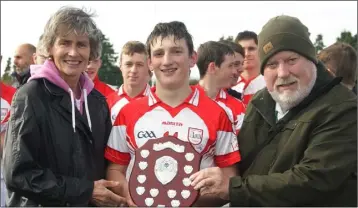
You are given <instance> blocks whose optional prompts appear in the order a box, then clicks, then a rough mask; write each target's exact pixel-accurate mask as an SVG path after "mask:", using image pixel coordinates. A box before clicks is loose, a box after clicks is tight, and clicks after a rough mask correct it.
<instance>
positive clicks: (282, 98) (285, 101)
mask: <svg viewBox="0 0 358 208" xmlns="http://www.w3.org/2000/svg"><path fill="white" fill-rule="evenodd" d="M316 78H317V68H316V67H315V68H314V69H313V73H312V79H311V82H310V83H308V85H307V86H302V85H301V84H300V83H298V84H299V85H298V89H297V90H296V91H295V92H291V93H290V96H287V95H282V93H281V94H280V93H278V92H277V91H275V90H274V91H272V92H270V91H269V93H270V95H271V97H272V99H273V100H274V101H276V103H278V104H279V105H280V107H281V109H282V111H283V112H284V113H286V112H287V111H289V110H290V109H291V108H293V107H295V106H297V105H298V104H300V103H301V102H302V101H303V100H304V99H305V98H306V97H307V96H308V95H309V94H310V92H311V91H312V88H313V86H314V85H315V83H316Z"/></svg>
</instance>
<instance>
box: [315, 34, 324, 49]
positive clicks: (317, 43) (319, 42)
mask: <svg viewBox="0 0 358 208" xmlns="http://www.w3.org/2000/svg"><path fill="white" fill-rule="evenodd" d="M313 45H314V47H315V48H316V53H319V52H320V51H321V50H322V49H323V48H324V47H326V46H325V45H324V43H323V35H322V34H318V35H317V38H316V41H315V43H314V44H313Z"/></svg>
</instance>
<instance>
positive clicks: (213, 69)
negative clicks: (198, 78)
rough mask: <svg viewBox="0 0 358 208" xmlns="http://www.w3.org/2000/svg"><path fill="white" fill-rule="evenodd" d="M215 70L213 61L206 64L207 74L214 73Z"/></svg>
mask: <svg viewBox="0 0 358 208" xmlns="http://www.w3.org/2000/svg"><path fill="white" fill-rule="evenodd" d="M215 72H216V66H215V63H214V62H210V63H209V65H208V69H207V71H206V73H208V74H215Z"/></svg>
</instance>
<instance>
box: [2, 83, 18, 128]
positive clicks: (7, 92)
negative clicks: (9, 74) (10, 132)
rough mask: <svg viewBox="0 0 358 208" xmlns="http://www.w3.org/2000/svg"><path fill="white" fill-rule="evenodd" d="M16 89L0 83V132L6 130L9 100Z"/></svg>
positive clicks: (9, 106)
mask: <svg viewBox="0 0 358 208" xmlns="http://www.w3.org/2000/svg"><path fill="white" fill-rule="evenodd" d="M15 92H16V89H15V88H13V87H11V86H7V85H5V84H4V83H2V82H1V131H0V132H3V131H4V130H6V126H7V122H8V120H9V117H10V108H11V100H12V97H13V96H14V94H15Z"/></svg>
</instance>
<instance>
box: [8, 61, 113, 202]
mask: <svg viewBox="0 0 358 208" xmlns="http://www.w3.org/2000/svg"><path fill="white" fill-rule="evenodd" d="M50 62H51V61H50ZM50 62H48V63H45V64H44V67H46V66H47V67H49V68H51V67H53V66H54V64H53V62H51V63H50ZM45 72H46V70H45ZM41 73H42V72H41V69H40V72H39V75H38V76H37V75H35V76H34V77H32V78H34V79H33V80H30V81H29V82H28V83H26V84H25V85H24V86H23V87H21V88H20V89H19V90H18V91H17V92H16V94H15V96H14V100H13V103H12V106H11V117H10V121H9V126H8V131H7V134H6V137H5V157H4V178H5V183H6V186H7V189H8V197H7V199H6V204H7V206H39V205H41V206H89V200H90V198H91V196H92V192H93V185H94V181H95V180H100V179H103V178H104V177H105V170H106V166H107V164H106V160H105V158H104V149H105V147H106V144H107V141H108V137H109V134H110V130H111V121H110V114H109V109H108V106H107V104H106V100H105V98H104V97H103V95H101V94H100V93H99V92H98V91H97V90H94V89H93V83H92V82H88V83H89V84H86V82H87V81H88V78H87V77H81V79H80V80H82V83H83V82H84V84H81V85H82V86H83V88H87V89H88V88H89V92H88V93H89V94H88V96H87V104H88V111H87V113H88V114H87V113H85V110H83V113H82V114H81V113H80V111H79V110H78V109H77V108H76V107H74V108H72V107H73V106H72V105H71V98H70V94H69V93H68V91H65V90H64V89H63V88H61V87H60V86H59V85H61V83H60V84H58V83H56V84H54V82H56V81H54V79H53V78H54V77H55V78H56V74H54V71H52V72H51V73H50V74H49V73H47V72H46V73H47V74H46V73H44V74H42V75H41ZM57 73H58V72H57ZM82 76H84V75H82ZM41 77H42V78H41ZM57 78H58V77H57ZM62 81H63V80H62ZM62 84H63V83H62ZM88 86H92V88H91V87H88ZM92 89H93V90H92ZM83 96H85V95H83ZM73 109H74V110H75V114H74V115H75V120H72V112H73V111H72V110H73ZM81 109H85V103H82V108H81ZM87 115H89V117H90V120H89V119H88V117H87ZM89 124H91V125H89ZM73 125H75V128H73ZM91 126H92V130H91V128H90V127H91Z"/></svg>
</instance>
